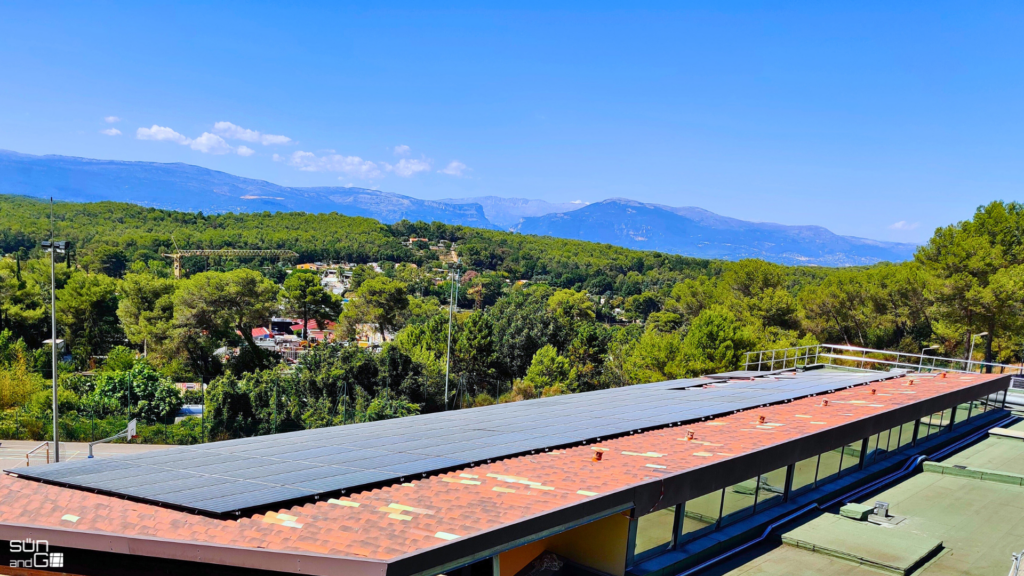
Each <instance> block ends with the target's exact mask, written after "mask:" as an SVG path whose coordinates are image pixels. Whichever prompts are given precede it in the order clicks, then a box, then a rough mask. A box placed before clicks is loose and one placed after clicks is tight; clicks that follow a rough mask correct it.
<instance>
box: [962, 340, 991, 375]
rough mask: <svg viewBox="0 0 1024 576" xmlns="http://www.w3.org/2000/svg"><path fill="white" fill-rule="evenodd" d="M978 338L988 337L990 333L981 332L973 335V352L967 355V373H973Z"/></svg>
mask: <svg viewBox="0 0 1024 576" xmlns="http://www.w3.org/2000/svg"><path fill="white" fill-rule="evenodd" d="M978 336H988V332H980V333H978V334H972V335H971V352H970V353H969V354H968V355H967V371H968V372H970V371H971V364H974V339H975V338H977V337H978Z"/></svg>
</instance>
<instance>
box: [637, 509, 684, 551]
mask: <svg viewBox="0 0 1024 576" xmlns="http://www.w3.org/2000/svg"><path fill="white" fill-rule="evenodd" d="M675 520H676V507H675V506H673V507H671V508H664V509H662V510H658V511H657V512H651V513H650V514H646V515H644V516H641V517H640V518H638V519H637V521H636V546H634V547H633V555H634V556H639V555H640V554H643V553H644V552H648V551H650V550H655V549H658V548H665V547H667V546H668V545H671V544H672V526H673V525H674V524H675Z"/></svg>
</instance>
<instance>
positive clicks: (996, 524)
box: [716, 422, 1024, 576]
mask: <svg viewBox="0 0 1024 576" xmlns="http://www.w3.org/2000/svg"><path fill="white" fill-rule="evenodd" d="M1011 429H1012V430H1017V431H1022V432H1024V422H1021V423H1018V424H1016V425H1014V426H1012V427H1011ZM1021 462H1024V440H1019V439H1013V438H1000V437H996V436H994V435H990V436H989V437H988V438H986V439H985V440H983V441H981V442H979V443H977V444H975V445H973V446H971V447H969V448H966V449H964V450H962V451H960V452H957V453H955V454H953V455H952V456H950V457H948V458H946V459H945V460H943V461H941V462H926V463H925V467H924V472H923V473H921V474H917V475H915V476H913V477H911V478H909V479H907V480H905V481H903V482H900V483H899V484H896V485H894V486H892V487H890V488H888V489H887V490H885V491H883V492H881V493H879V494H876V495H873V496H870V497H869V498H865V499H862V500H861V501H860V503H863V504H867V505H872V504H874V502H876V501H882V502H888V503H889V514H890V515H892V516H895V517H901V518H903V520H901V521H900V522H898V523H896V524H894V525H891V526H885V527H883V526H877V525H874V524H871V523H868V522H858V521H856V520H852V519H848V518H840V517H839V516H838V515H835V514H822V515H819V516H817V517H815V518H813V519H811V520H810V521H809V522H807V523H805V524H803V525H801V526H798V527H795V528H792V529H790V530H788V531H787V532H786V533H784V534H783V535H782V538H783V541H784V542H788V544H786V545H782V546H778V547H776V548H774V549H772V550H770V551H766V552H764V553H762V554H759V555H757V556H756V557H754V558H749V559H748V560H747V561H746V562H744V563H743V564H742V565H740V566H737V567H735V568H733V569H732V570H730V571H727V572H725V574H728V575H729V576H740V575H743V576H762V575H765V576H767V575H772V576H775V575H781V574H786V575H793V576H811V575H814V576H819V575H820V576H877V574H878V571H877V570H876V569H874V568H870V567H869V566H868V565H866V564H863V563H861V562H860V561H859V560H858V559H863V558H872V557H874V558H876V559H877V558H884V557H885V555H886V554H887V553H889V552H891V551H892V550H893V549H900V548H901V547H904V545H907V550H905V551H900V552H899V553H897V554H896V555H895V556H896V557H897V559H899V560H903V561H904V562H906V560H907V559H909V558H910V556H911V554H909V552H911V551H912V550H911V548H913V549H916V550H920V549H922V548H923V546H922V543H923V540H922V539H925V540H930V541H932V542H941V543H942V548H941V550H940V551H939V552H938V554H936V555H934V556H932V557H930V558H925V559H924V560H925V562H924V564H923V566H920V567H918V568H917V570H915V571H914V572H913V574H916V575H918V576H953V575H960V574H976V575H981V574H991V575H993V576H1002V575H1004V574H1006V573H1007V571H1008V570H1009V568H1010V564H1011V554H1013V553H1018V552H1020V550H1021V548H1024V504H1022V502H1024V487H1022V486H1021V485H1020V484H1019V483H1018V484H1014V483H1012V482H1011V481H1010V480H1012V478H1013V477H1014V476H1016V478H1017V480H1018V482H1020V481H1021V480H1022V479H1024V476H1022V475H1021V472H1022V470H1021V464H1020V463H1021ZM947 472H948V473H947ZM985 472H991V473H994V474H992V475H986V474H985ZM865 532H867V533H868V536H867V537H865V536H864V533H865ZM820 533H829V534H831V535H833V536H836V537H831V538H829V539H828V540H829V544H830V545H829V546H825V547H824V548H823V549H820V550H811V549H809V548H808V547H807V546H798V545H797V544H798V542H799V541H805V542H812V541H817V540H819V535H818V534H820ZM840 535H845V536H846V538H845V541H844V539H843V538H840V537H838V536H840ZM763 550H764V548H762V551H763ZM889 559H890V560H891V559H893V558H892V557H891V556H890V557H889ZM876 568H877V567H876ZM716 573H718V572H716Z"/></svg>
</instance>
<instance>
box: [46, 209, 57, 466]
mask: <svg viewBox="0 0 1024 576" xmlns="http://www.w3.org/2000/svg"><path fill="white" fill-rule="evenodd" d="M47 244H49V248H50V352H51V360H52V370H51V374H50V375H51V376H52V377H53V461H54V462H60V428H59V427H58V426H57V422H58V420H59V418H60V415H59V414H58V410H57V294H56V292H57V280H56V268H57V265H56V258H57V246H56V244H55V243H54V241H53V197H52V196H51V197H50V241H49V242H48V243H47V242H44V243H43V245H44V246H46V245H47Z"/></svg>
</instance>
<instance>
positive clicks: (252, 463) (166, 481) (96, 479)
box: [8, 370, 887, 514]
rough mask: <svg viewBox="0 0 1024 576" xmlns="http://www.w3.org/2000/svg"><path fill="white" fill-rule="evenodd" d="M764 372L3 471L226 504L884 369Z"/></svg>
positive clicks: (211, 508)
mask: <svg viewBox="0 0 1024 576" xmlns="http://www.w3.org/2000/svg"><path fill="white" fill-rule="evenodd" d="M726 376H730V375H726ZM736 376H740V375H739V374H737V375H736ZM742 376H743V377H746V378H749V377H750V376H752V375H750V374H743V375H742ZM759 376H761V377H760V378H758V379H756V380H749V379H743V380H731V379H729V378H728V377H723V378H719V379H716V380H714V381H713V386H711V387H708V388H704V387H702V386H703V385H706V384H708V383H709V380H706V379H691V380H676V381H671V382H658V383H653V384H642V385H637V386H630V387H625V388H615V389H610V390H600V391H596V392H586V393H581V394H571V395H566V396H556V397H552V398H541V399H537V400H527V401H524V402H516V403H511V404H500V405H493V406H485V407H481V408H471V409H466V410H452V411H448V412H439V413H433V414H424V415H421V416H413V417H408V418H400V419H396V420H386V421H382V422H371V423H362V424H350V425H347V426H336V427H332V428H320V429H316V430H302V431H298V432H289V433H286V434H275V435H270V436H263V437H256V438H242V439H238V440H228V441H224V442H212V443H209V444H201V445H197V446H185V447H175V448H169V449H167V450H161V451H159V452H149V453H145V454H138V455H128V456H117V457H111V458H105V459H93V460H85V461H74V462H67V463H60V464H52V465H48V466H38V467H36V466H33V467H31V468H18V469H14V470H9V471H8V472H10V473H15V474H18V475H19V476H21V477H24V478H33V479H37V480H43V481H48V482H53V483H57V484H63V485H68V486H72V487H79V488H87V489H90V490H100V491H104V492H109V493H115V494H121V495H124V496H129V497H133V498H136V499H141V500H145V501H151V502H155V503H160V504H167V505H172V506H176V507H181V508H186V509H194V510H200V511H203V512H207V513H214V514H227V513H232V512H239V511H242V510H250V509H258V508H266V507H269V506H271V505H274V504H276V503H281V502H285V501H289V500H295V499H301V498H306V497H313V496H316V495H321V494H324V493H330V492H337V491H340V490H352V489H357V488H360V487H363V486H367V485H372V484H379V483H383V482H390V481H396V480H398V479H400V478H403V477H412V476H418V475H420V474H427V473H432V472H437V471H440V470H445V469H450V468H456V467H461V466H465V465H467V464H470V463H474V462H481V461H485V460H490V459H495V458H503V457H508V456H513V455H516V454H522V453H528V452H530V451H534V450H543V449H545V448H552V447H556V446H563V445H568V444H574V443H578V442H581V441H584V440H595V439H597V438H606V437H609V436H615V435H619V434H624V433H628V432H631V431H634V430H642V429H648V428H655V427H661V426H666V425H669V424H674V423H679V422H685V421H692V420H699V419H701V418H706V417H711V416H717V415H721V414H728V413H731V412H733V411H735V410H741V409H748V408H754V407H757V406H760V405H763V404H769V403H775V402H780V401H784V400H789V399H793V398H798V397H803V396H806V395H810V394H818V393H822V392H827V391H830V390H837V389H841V388H847V387H850V386H855V385H859V384H864V383H867V382H871V381H875V380H878V379H880V378H885V377H887V376H886V375H880V374H871V373H867V374H861V373H850V372H840V371H834V370H814V371H808V372H803V373H800V374H797V375H795V376H788V375H779V374H774V375H759Z"/></svg>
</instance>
